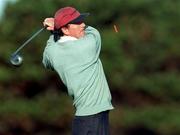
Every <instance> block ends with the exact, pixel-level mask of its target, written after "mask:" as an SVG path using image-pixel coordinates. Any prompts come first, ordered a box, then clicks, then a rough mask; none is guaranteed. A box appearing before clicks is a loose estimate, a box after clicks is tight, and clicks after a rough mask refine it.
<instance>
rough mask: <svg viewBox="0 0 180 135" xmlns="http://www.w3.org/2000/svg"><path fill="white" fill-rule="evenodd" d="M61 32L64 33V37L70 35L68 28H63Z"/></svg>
mask: <svg viewBox="0 0 180 135" xmlns="http://www.w3.org/2000/svg"><path fill="white" fill-rule="evenodd" d="M61 31H62V32H63V33H64V35H69V30H68V28H67V27H62V28H61Z"/></svg>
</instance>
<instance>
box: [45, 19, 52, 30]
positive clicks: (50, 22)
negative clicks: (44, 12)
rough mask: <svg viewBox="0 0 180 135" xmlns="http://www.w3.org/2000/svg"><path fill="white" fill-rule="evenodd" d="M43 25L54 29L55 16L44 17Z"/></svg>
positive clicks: (48, 28)
mask: <svg viewBox="0 0 180 135" xmlns="http://www.w3.org/2000/svg"><path fill="white" fill-rule="evenodd" d="M43 25H44V27H46V29H47V30H54V18H46V19H44V22H43Z"/></svg>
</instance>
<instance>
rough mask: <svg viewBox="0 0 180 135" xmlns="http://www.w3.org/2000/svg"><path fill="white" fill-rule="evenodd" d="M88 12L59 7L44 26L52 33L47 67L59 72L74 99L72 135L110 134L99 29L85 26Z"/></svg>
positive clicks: (45, 55)
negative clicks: (100, 55) (100, 57)
mask: <svg viewBox="0 0 180 135" xmlns="http://www.w3.org/2000/svg"><path fill="white" fill-rule="evenodd" d="M88 15H89V13H82V14H81V13H80V12H79V11H78V10H76V9H75V8H73V7H64V8H61V9H59V10H58V11H57V12H56V13H55V16H54V18H46V19H45V20H44V22H43V25H44V26H46V27H47V30H50V31H51V33H52V35H51V36H50V37H49V40H48V41H47V45H46V47H45V49H44V53H43V64H44V66H45V67H46V68H48V69H52V70H54V71H56V72H57V73H58V75H59V76H60V78H61V80H62V82H63V83H64V84H65V85H66V87H67V90H68V94H69V95H70V96H71V97H72V99H73V105H74V107H75V109H76V110H75V117H74V120H73V123H72V134H73V135H109V110H112V109H113V106H112V104H111V94H110V90H109V87H108V83H107V81H106V77H105V74H104V71H103V66H102V63H101V60H100V59H99V54H100V50H101V37H100V34H99V32H98V31H97V30H96V29H95V28H93V27H91V26H86V25H85V23H84V19H85V18H86V17H87V16H88Z"/></svg>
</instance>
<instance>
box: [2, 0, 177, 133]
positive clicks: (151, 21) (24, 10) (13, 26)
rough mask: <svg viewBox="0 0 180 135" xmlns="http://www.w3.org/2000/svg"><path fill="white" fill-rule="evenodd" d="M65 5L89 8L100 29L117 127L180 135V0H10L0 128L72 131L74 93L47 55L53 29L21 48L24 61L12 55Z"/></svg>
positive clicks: (118, 129) (6, 15)
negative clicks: (47, 63) (46, 63)
mask: <svg viewBox="0 0 180 135" xmlns="http://www.w3.org/2000/svg"><path fill="white" fill-rule="evenodd" d="M5 1H6V0H5ZM7 2H8V0H7ZM64 6H74V7H75V8H77V9H78V10H79V11H80V12H90V13H91V15H90V16H89V17H88V19H87V20H86V24H88V25H91V26H94V27H95V28H97V29H98V30H99V32H100V33H101V36H102V51H101V55H100V58H101V60H102V63H103V65H104V70H105V73H106V76H107V80H108V82H109V86H110V89H111V93H112V97H113V100H112V102H113V105H114V106H115V109H114V110H113V111H111V113H110V123H111V135H180V128H179V127H180V107H179V106H180V44H179V43H180V10H179V9H180V0H111V1H110V0H68V1H67V0H16V1H15V2H13V3H10V2H8V3H7V5H6V7H5V10H4V13H3V16H2V17H1V20H0V135H70V134H71V121H72V119H73V114H74V108H73V106H72V100H71V98H70V97H69V96H67V94H66V87H65V86H64V85H63V84H62V82H61V81H60V79H59V77H58V76H57V74H56V73H55V72H52V71H50V70H46V69H44V67H43V65H42V62H41V60H42V53H43V50H44V47H45V45H46V40H47V39H48V37H49V35H50V33H49V32H48V31H44V32H43V33H41V34H40V35H38V36H37V37H36V38H35V39H33V41H31V42H30V43H29V45H28V46H27V47H26V48H24V49H23V50H22V51H21V55H23V57H24V63H23V65H22V66H21V67H18V68H16V67H13V66H12V65H11V64H10V63H9V57H10V55H11V53H12V52H14V51H15V50H16V49H17V47H19V46H20V45H21V44H22V43H23V42H24V41H26V40H27V39H28V38H29V37H30V36H31V35H32V34H33V33H35V32H36V31H37V30H38V29H40V28H41V27H42V22H43V20H44V18H46V17H53V15H54V13H55V11H56V10H58V9H59V8H62V7H64ZM114 25H116V27H117V28H118V31H119V32H115V30H114Z"/></svg>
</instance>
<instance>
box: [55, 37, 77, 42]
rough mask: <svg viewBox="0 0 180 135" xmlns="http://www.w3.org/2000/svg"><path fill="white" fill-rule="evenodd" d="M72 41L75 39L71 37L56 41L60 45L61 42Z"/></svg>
mask: <svg viewBox="0 0 180 135" xmlns="http://www.w3.org/2000/svg"><path fill="white" fill-rule="evenodd" d="M73 40H77V38H75V37H71V36H62V37H61V38H60V39H59V40H58V42H60V43H62V42H66V41H73Z"/></svg>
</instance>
